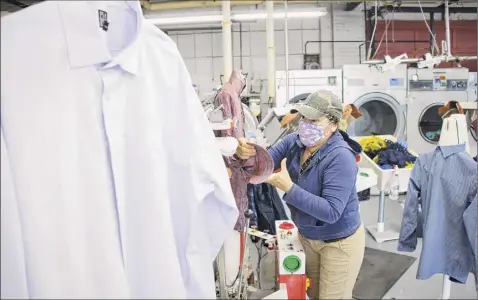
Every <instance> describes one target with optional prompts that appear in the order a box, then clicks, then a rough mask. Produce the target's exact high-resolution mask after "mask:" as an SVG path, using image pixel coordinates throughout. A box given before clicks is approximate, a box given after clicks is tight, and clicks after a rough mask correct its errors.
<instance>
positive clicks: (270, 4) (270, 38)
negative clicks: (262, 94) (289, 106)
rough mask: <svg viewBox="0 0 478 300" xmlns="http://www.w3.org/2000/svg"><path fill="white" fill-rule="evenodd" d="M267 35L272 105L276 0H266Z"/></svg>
mask: <svg viewBox="0 0 478 300" xmlns="http://www.w3.org/2000/svg"><path fill="white" fill-rule="evenodd" d="M266 14H267V20H266V22H267V23H266V35H267V94H268V98H269V99H268V103H269V105H270V106H271V105H272V104H273V103H274V102H275V60H276V59H275V54H276V53H275V45H274V1H266Z"/></svg>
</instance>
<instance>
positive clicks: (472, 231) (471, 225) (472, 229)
mask: <svg viewBox="0 0 478 300" xmlns="http://www.w3.org/2000/svg"><path fill="white" fill-rule="evenodd" d="M477 206H478V200H477V196H475V199H474V200H473V202H471V204H470V205H469V206H468V208H467V209H466V210H465V212H464V214H463V222H464V223H465V229H466V234H467V235H468V239H469V240H470V244H471V249H472V250H473V254H475V256H476V255H477V249H476V247H477V245H476V235H477V224H476V218H477Z"/></svg>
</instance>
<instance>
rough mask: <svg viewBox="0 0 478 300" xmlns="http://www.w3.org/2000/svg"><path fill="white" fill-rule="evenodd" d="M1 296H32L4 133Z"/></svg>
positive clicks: (13, 297)
mask: <svg viewBox="0 0 478 300" xmlns="http://www.w3.org/2000/svg"><path fill="white" fill-rule="evenodd" d="M0 153H1V182H2V189H1V194H2V198H1V217H0V220H1V243H2V251H1V272H2V273H1V274H2V276H1V289H0V291H1V298H2V299H28V298H30V297H29V295H28V287H27V276H26V267H25V259H24V257H25V250H24V245H23V235H22V230H21V223H20V214H19V211H18V204H17V202H16V201H17V200H16V195H15V186H14V180H13V174H12V170H11V168H10V167H11V165H10V159H9V157H8V152H7V148H6V145H5V140H4V138H3V131H2V132H1V152H0Z"/></svg>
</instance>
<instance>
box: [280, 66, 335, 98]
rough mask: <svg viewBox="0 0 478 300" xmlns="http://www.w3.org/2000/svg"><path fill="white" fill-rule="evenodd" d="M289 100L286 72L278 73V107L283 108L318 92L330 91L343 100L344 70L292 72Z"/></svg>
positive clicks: (290, 73) (290, 72) (290, 74)
mask: <svg viewBox="0 0 478 300" xmlns="http://www.w3.org/2000/svg"><path fill="white" fill-rule="evenodd" d="M288 73H289V99H287V95H286V94H287V93H286V71H276V107H282V106H284V105H286V104H287V103H290V100H292V99H295V100H302V99H305V98H306V97H307V96H308V95H309V94H311V93H313V92H316V91H318V90H328V91H331V92H333V93H334V94H336V95H337V97H339V99H342V70H341V69H324V70H290V71H288ZM294 102H295V101H294Z"/></svg>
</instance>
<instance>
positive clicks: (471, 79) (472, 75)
mask: <svg viewBox="0 0 478 300" xmlns="http://www.w3.org/2000/svg"><path fill="white" fill-rule="evenodd" d="M477 99H478V76H477V73H476V72H469V73H468V100H469V101H476V100H477Z"/></svg>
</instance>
